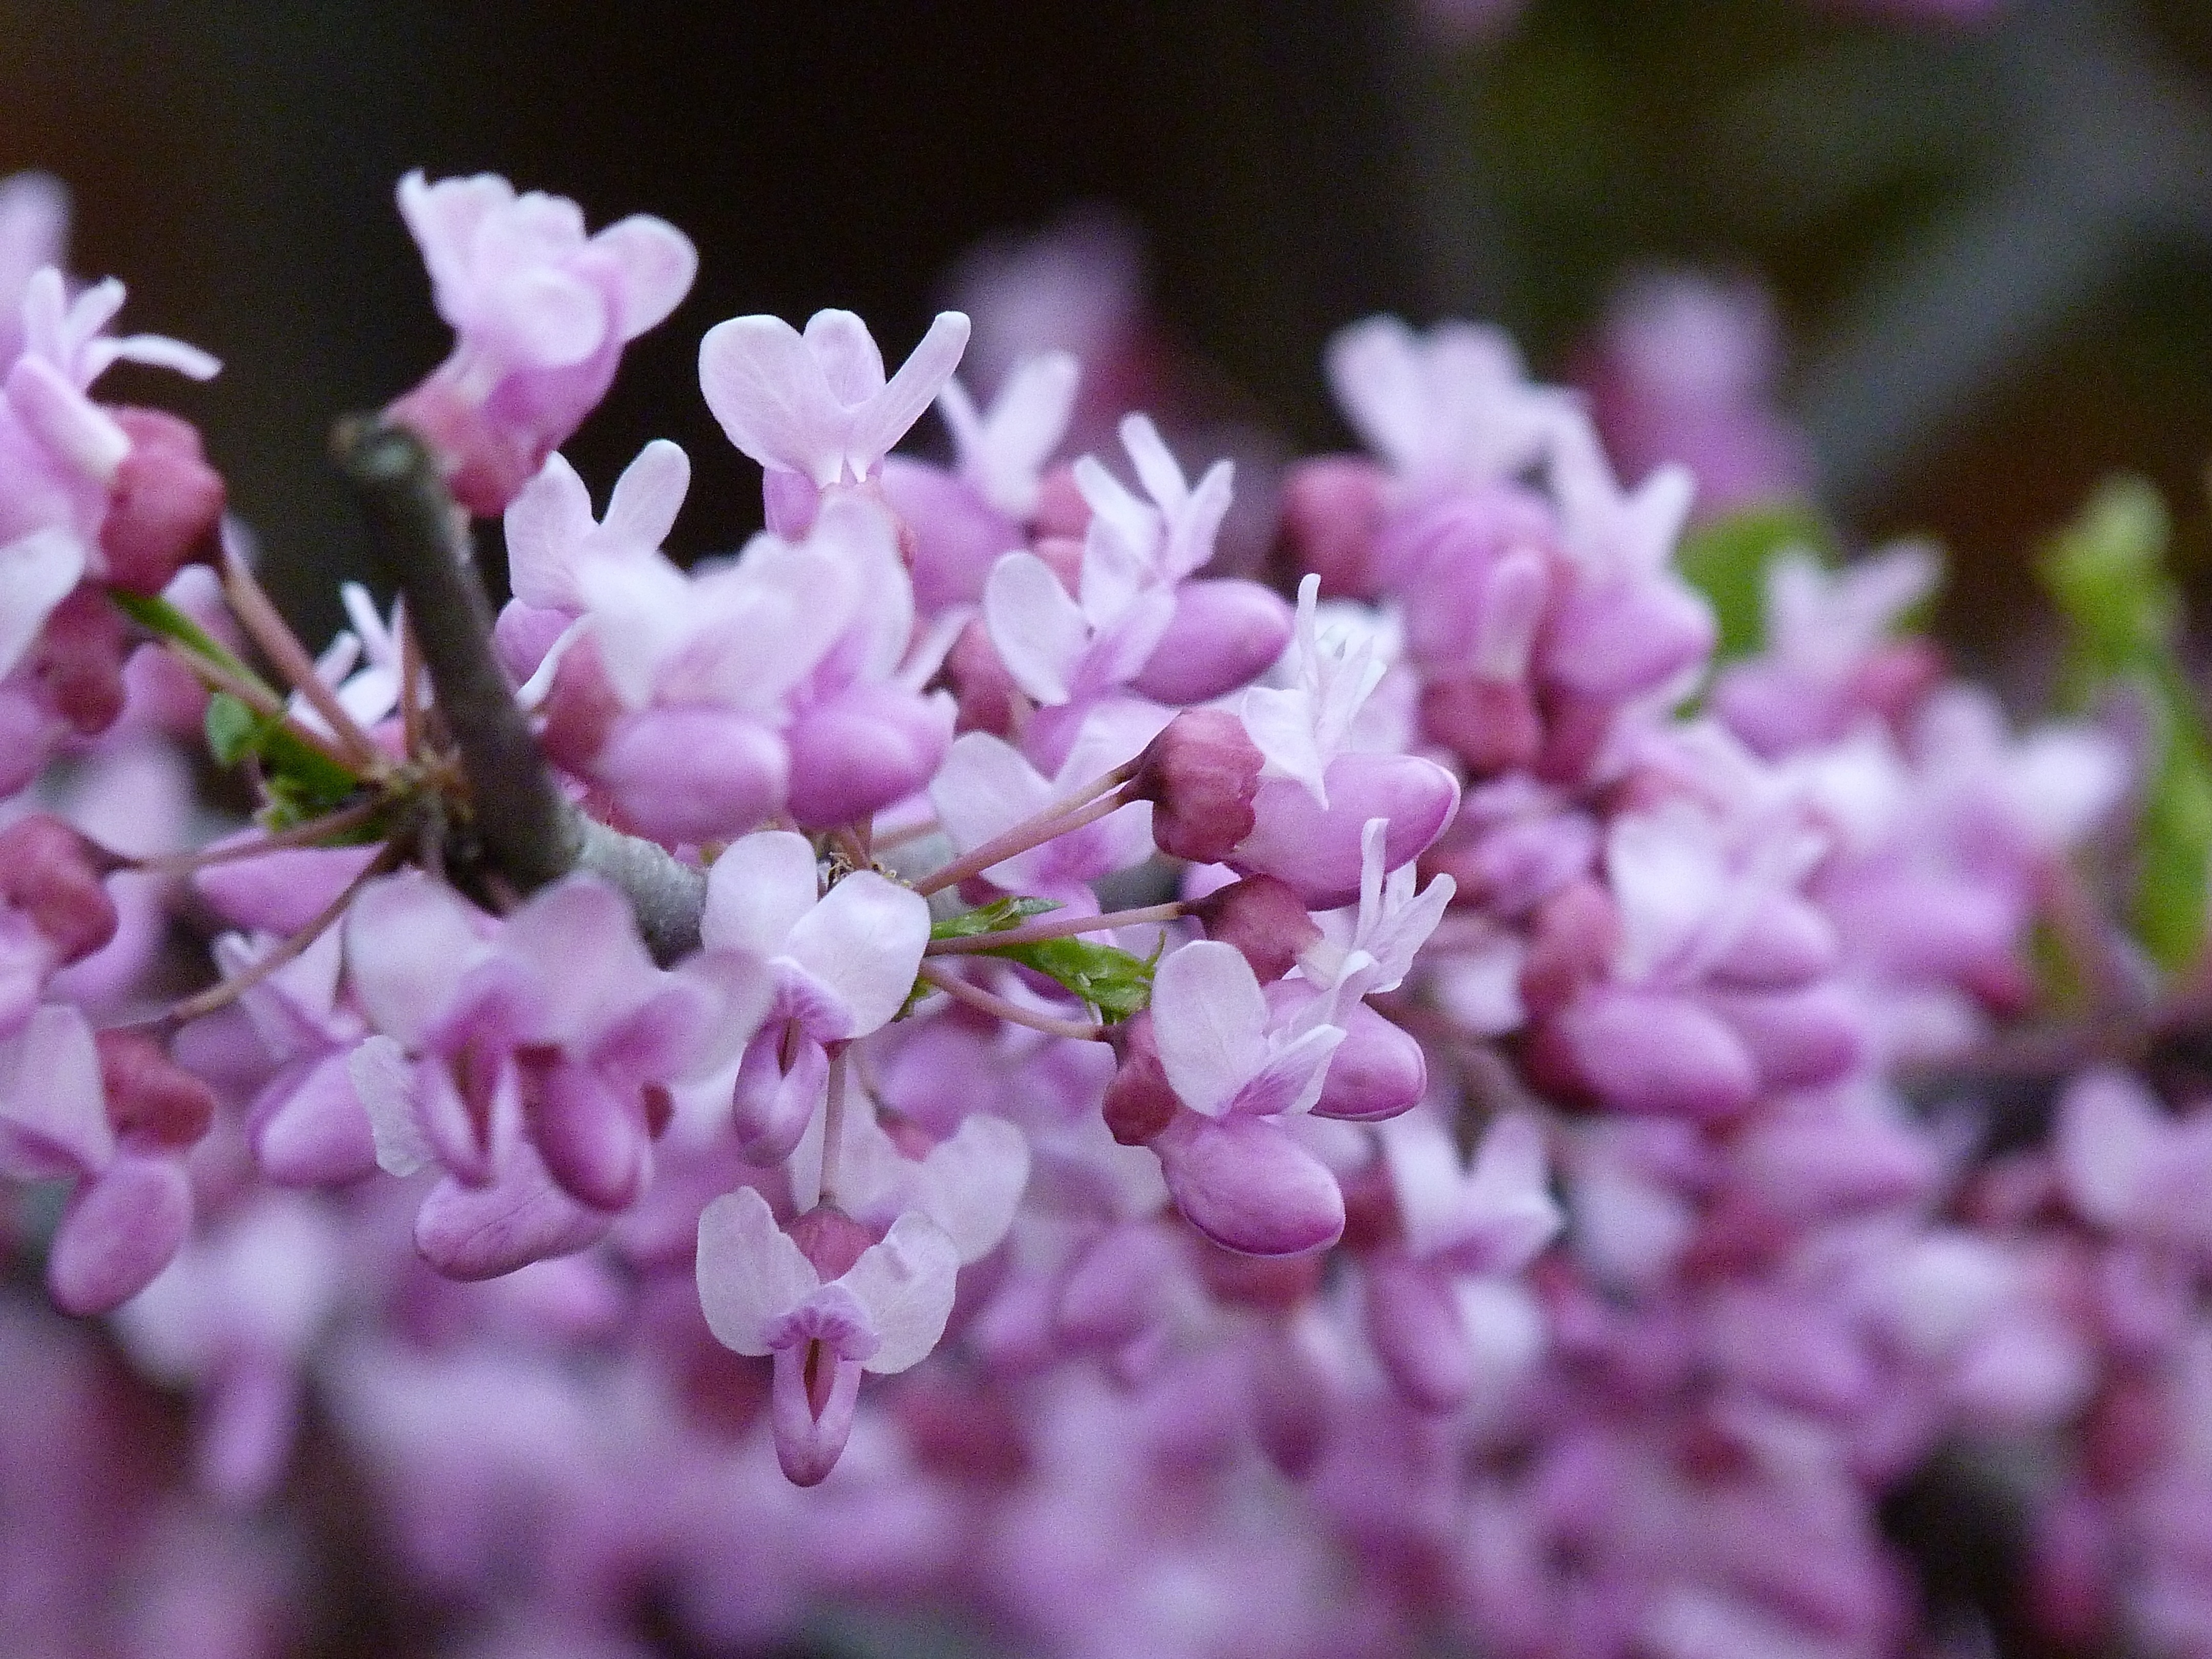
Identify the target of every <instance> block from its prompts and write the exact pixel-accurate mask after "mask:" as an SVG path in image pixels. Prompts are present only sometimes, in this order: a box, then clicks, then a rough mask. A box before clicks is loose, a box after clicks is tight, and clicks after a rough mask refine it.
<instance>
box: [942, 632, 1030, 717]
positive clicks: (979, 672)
mask: <svg viewBox="0 0 2212 1659" xmlns="http://www.w3.org/2000/svg"><path fill="white" fill-rule="evenodd" d="M942 678H943V680H944V683H945V685H946V687H947V688H948V689H949V690H951V693H952V695H953V696H955V697H957V698H958V699H959V702H960V714H959V718H958V719H957V720H955V721H954V722H953V730H954V731H955V732H989V733H990V734H991V735H992V736H993V737H994V738H1006V739H1007V740H1008V741H1010V742H1011V741H1012V738H1013V735H1014V699H1015V698H1016V697H1017V696H1019V695H1020V693H1019V692H1018V691H1017V690H1015V687H1014V677H1013V676H1012V674H1009V673H1008V672H1007V671H1006V664H1005V663H1004V662H1002V661H1000V658H999V647H996V646H995V645H993V644H992V643H991V630H990V629H987V628H986V627H985V626H984V625H983V619H982V618H981V617H976V618H975V620H974V621H973V622H971V623H969V624H968V625H967V626H966V627H965V628H963V629H961V630H960V637H959V638H958V639H957V640H955V641H953V642H952V649H951V650H950V651H949V652H947V653H945V671H944V674H943V677H942Z"/></svg>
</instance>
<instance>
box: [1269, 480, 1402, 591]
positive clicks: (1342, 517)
mask: <svg viewBox="0 0 2212 1659" xmlns="http://www.w3.org/2000/svg"><path fill="white" fill-rule="evenodd" d="M1388 481H1389V475H1388V474H1387V473H1385V472H1384V471H1383V469H1382V468H1381V467H1380V466H1377V465H1376V464H1375V463H1374V462H1373V461H1370V460H1368V459H1366V458H1364V456H1358V455H1322V456H1317V457H1316V458H1315V459H1312V460H1310V461H1302V462H1300V463H1299V464H1298V465H1296V466H1294V467H1292V468H1291V471H1290V475H1289V476H1288V477H1285V479H1284V480H1283V520H1282V543H1283V546H1284V549H1285V551H1286V552H1287V553H1288V554H1289V555H1290V562H1291V564H1292V565H1293V566H1295V567H1296V568H1298V569H1300V570H1310V571H1313V572H1314V573H1315V574H1317V575H1319V576H1320V578H1321V591H1322V595H1323V596H1324V597H1325V598H1328V599H1368V598H1371V597H1372V596H1373V594H1374V592H1375V580H1374V570H1373V556H1374V546H1375V537H1376V532H1378V531H1379V530H1380V529H1381V528H1382V526H1383V486H1384V485H1385V483H1387V482H1388Z"/></svg>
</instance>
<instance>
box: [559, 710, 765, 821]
mask: <svg viewBox="0 0 2212 1659" xmlns="http://www.w3.org/2000/svg"><path fill="white" fill-rule="evenodd" d="M592 776H593V777H594V778H595V779H596V780H597V781H599V783H600V784H602V785H603V786H605V788H606V790H607V791H608V793H611V795H613V796H614V798H615V800H616V803H617V805H618V806H619V807H620V808H621V810H622V814H623V817H624V818H625V819H627V820H628V821H629V824H630V825H631V827H632V828H634V829H636V830H638V831H639V832H640V833H641V834H643V835H647V836H653V838H654V839H655V840H657V841H665V842H671V843H674V842H695V843H696V842H708V841H720V840H726V839H728V838H729V837H731V836H741V835H743V834H744V832H745V831H746V830H748V829H752V828H753V827H754V826H755V825H756V824H757V823H760V822H761V820H762V819H763V818H765V817H769V815H770V814H772V813H774V812H775V811H776V810H777V809H778V808H779V807H780V806H781V805H782V803H783V793H784V789H785V787H786V786H787V784H788V782H789V781H790V776H791V759H790V756H789V754H788V752H787V750H785V748H784V744H783V740H782V739H781V738H779V737H777V736H776V734H775V732H771V731H769V729H768V728H767V727H766V726H762V725H761V724H759V723H758V722H757V721H756V720H748V719H746V718H745V717H744V715H742V714H730V713H728V712H726V711H725V710H722V709H719V708H654V709H648V710H647V711H646V712H645V713H644V714H633V715H630V716H629V717H628V718H626V719H624V720H620V721H618V722H617V724H616V726H615V729H614V731H613V732H612V734H611V736H610V737H609V738H608V739H607V743H606V746H605V748H603V749H601V750H599V756H598V757H597V758H596V759H595V760H594V761H593V762H592Z"/></svg>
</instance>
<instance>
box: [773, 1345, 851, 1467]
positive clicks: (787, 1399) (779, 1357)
mask: <svg viewBox="0 0 2212 1659" xmlns="http://www.w3.org/2000/svg"><path fill="white" fill-rule="evenodd" d="M811 1346H813V1344H811V1342H798V1343H794V1344H793V1345H792V1346H789V1347H787V1348H779V1349H777V1350H776V1353H775V1383H774V1384H773V1385H772V1388H771V1391H770V1394H769V1401H770V1405H769V1415H770V1419H771V1420H772V1422H773V1423H774V1425H775V1461H776V1462H777V1463H779V1464H780V1465H781V1466H782V1468H783V1476H784V1479H785V1480H788V1481H790V1482H791V1484H792V1485H793V1486H819V1485H820V1484H821V1483H822V1481H823V1480H824V1479H825V1478H826V1477H827V1476H828V1474H829V1471H830V1470H831V1469H833V1468H836V1467H837V1460H838V1458H839V1457H840V1456H842V1455H843V1454H844V1450H845V1442H846V1440H847V1439H848V1437H850V1436H851V1434H852V1432H853V1406H854V1401H857V1400H858V1399H859V1398H860V1361H859V1360H857V1359H842V1358H837V1359H833V1358H832V1356H831V1355H829V1353H824V1354H823V1355H822V1356H821V1358H820V1360H819V1361H817V1364H835V1366H836V1370H834V1371H833V1372H832V1374H831V1376H830V1381H829V1397H828V1398H827V1399H825V1400H824V1401H822V1409H821V1411H820V1412H819V1413H818V1414H817V1412H816V1411H815V1409H814V1402H813V1401H811V1400H809V1399H808V1398H807V1389H806V1370H807V1366H806V1357H807V1351H808V1349H809V1348H811Z"/></svg>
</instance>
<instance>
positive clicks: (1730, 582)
mask: <svg viewBox="0 0 2212 1659" xmlns="http://www.w3.org/2000/svg"><path fill="white" fill-rule="evenodd" d="M1792 548H1800V549H1802V550H1805V551H1806V552H1808V553H1810V554H1811V555H1812V556H1814V558H1815V559H1818V560H1819V561H1820V562H1821V563H1822V564H1824V565H1832V564H1834V563H1835V562H1836V560H1837V557H1838V549H1837V546H1836V537H1835V532H1833V531H1832V530H1831V529H1830V528H1829V527H1828V525H1827V523H1826V520H1823V519H1822V518H1821V517H1820V514H1819V513H1815V512H1814V511H1813V509H1812V508H1811V507H1807V506H1805V505H1803V504H1802V503H1800V502H1795V501H1788V502H1778V503H1775V504H1773V505H1771V506H1765V507H1746V508H1743V509H1742V510H1741V511H1739V512H1735V513H1729V514H1728V515H1727V516H1726V517H1725V518H1720V519H1716V520H1713V521H1712V522H1711V523H1710V524H1707V525H1704V526H1699V528H1698V529H1695V530H1692V531H1691V532H1689V533H1688V534H1687V535H1686V536H1685V537H1683V538H1682V544H1681V547H1680V550H1679V551H1678V552H1677V553H1676V555H1675V561H1674V562H1675V566H1676V568H1678V569H1680V571H1681V573H1682V578H1683V580H1685V581H1687V582H1688V583H1689V584H1690V586H1692V587H1694V588H1696V589H1697V590H1698V591H1699V592H1700V593H1703V594H1704V595H1705V598H1706V599H1708V600H1710V601H1711V604H1712V607H1713V616H1714V618H1715V619H1716V620H1717V622H1718V623H1719V624H1720V644H1719V645H1718V647H1717V648H1716V649H1715V651H1714V653H1713V656H1714V660H1715V661H1716V662H1721V661H1726V660H1728V659H1730V658H1734V657H1747V656H1750V655H1752V654H1753V653H1755V652H1757V651H1758V650H1759V645H1760V643H1761V641H1763V640H1764V638H1765V633H1766V571H1767V567H1768V566H1769V565H1771V564H1772V563H1773V562H1774V561H1775V560H1776V559H1777V558H1778V557H1779V556H1781V555H1782V554H1784V553H1785V552H1788V551H1789V550H1790V549H1792Z"/></svg>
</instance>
